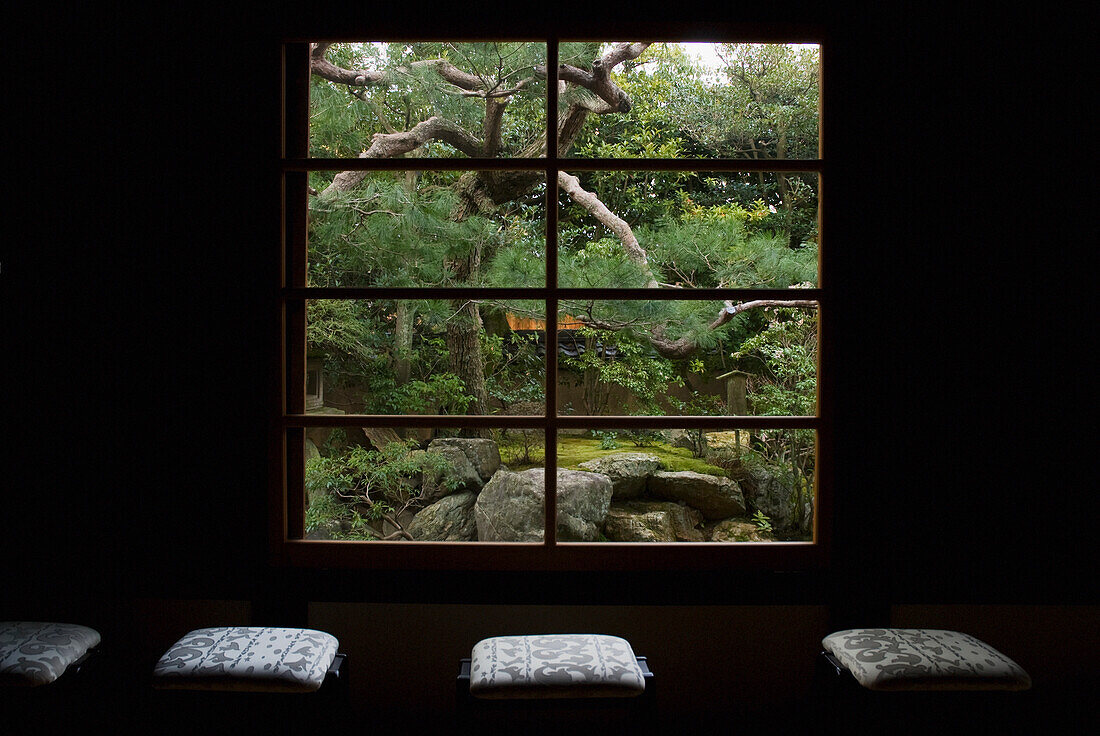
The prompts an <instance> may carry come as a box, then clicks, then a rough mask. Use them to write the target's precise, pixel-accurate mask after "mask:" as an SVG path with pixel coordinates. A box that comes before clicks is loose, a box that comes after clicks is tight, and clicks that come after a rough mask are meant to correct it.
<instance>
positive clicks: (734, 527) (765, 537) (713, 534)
mask: <svg viewBox="0 0 1100 736" xmlns="http://www.w3.org/2000/svg"><path fill="white" fill-rule="evenodd" d="M710 541H712V542H774V541H775V538H774V537H772V535H771V534H769V533H767V532H762V531H760V529H758V528H757V526H756V524H753V523H752V522H751V521H745V520H743V519H725V520H724V521H720V522H718V523H717V524H715V525H714V528H713V529H711V530H710Z"/></svg>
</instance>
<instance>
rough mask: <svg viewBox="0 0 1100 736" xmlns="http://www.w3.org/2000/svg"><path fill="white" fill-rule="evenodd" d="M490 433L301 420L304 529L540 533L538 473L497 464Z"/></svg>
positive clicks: (318, 532)
mask: <svg viewBox="0 0 1100 736" xmlns="http://www.w3.org/2000/svg"><path fill="white" fill-rule="evenodd" d="M513 431H515V430H513ZM538 433H539V444H542V430H538ZM479 434H481V435H484V436H478V435H479ZM460 435H462V436H460ZM498 437H499V430H482V431H481V432H478V431H476V430H466V431H462V430H458V429H431V428H427V429H413V428H401V429H393V428H383V427H373V428H372V427H366V428H331V427H319V428H318V427H315V428H310V429H308V430H307V431H306V440H305V456H306V462H305V490H306V497H307V500H308V508H307V511H306V538H307V539H341V540H354V541H376V540H387V541H420V542H476V541H479V540H480V541H495V542H537V541H541V539H542V533H543V526H544V524H543V519H545V518H546V517H545V512H544V511H543V507H544V505H545V504H544V496H545V490H544V488H543V486H542V485H541V476H538V474H537V473H526V474H515V475H516V477H515V478H513V477H512V475H513V474H510V473H504V474H502V473H503V466H502V465H501V455H500V452H499V449H498V441H497V438H498Z"/></svg>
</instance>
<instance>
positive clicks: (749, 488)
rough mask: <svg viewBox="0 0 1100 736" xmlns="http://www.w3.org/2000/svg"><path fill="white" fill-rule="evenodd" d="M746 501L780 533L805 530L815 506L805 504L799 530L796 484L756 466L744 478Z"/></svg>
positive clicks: (742, 482) (742, 485) (743, 485)
mask: <svg viewBox="0 0 1100 736" xmlns="http://www.w3.org/2000/svg"><path fill="white" fill-rule="evenodd" d="M741 487H742V488H743V489H744V493H745V500H746V501H747V502H748V506H749V508H750V509H752V510H753V511H759V512H760V513H762V514H764V515H765V516H767V517H768V519H769V521H770V522H771V525H772V528H773V529H774V530H775V531H777V532H780V533H781V534H791V533H800V532H805V531H806V530H807V529H809V521H810V518H811V515H812V513H813V510H812V509H813V507H812V506H811V505H810V504H808V503H807V504H806V505H805V508H803V510H802V517H803V525H804V527H805V528H802V529H799V528H798V527H799V521H798V519H797V517H796V514H795V512H796V510H797V503H798V501H797V498H796V495H795V487H794V483H793V482H792V481H791V480H788V479H786V478H784V477H783V476H781V475H780V474H778V473H775V472H773V471H771V470H768V469H767V468H756V469H754V470H753V471H752V472H751V473H750V474H749V475H748V477H746V478H745V479H744V480H742V481H741Z"/></svg>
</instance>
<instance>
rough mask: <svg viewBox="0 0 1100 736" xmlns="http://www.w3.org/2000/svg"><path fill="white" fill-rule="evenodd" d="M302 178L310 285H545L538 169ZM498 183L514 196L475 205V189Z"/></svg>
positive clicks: (543, 207)
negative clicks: (306, 191) (492, 205)
mask: <svg viewBox="0 0 1100 736" xmlns="http://www.w3.org/2000/svg"><path fill="white" fill-rule="evenodd" d="M334 182H336V183H335V184H334ZM309 186H310V189H311V192H310V193H309V194H307V197H308V206H309V234H308V238H309V253H308V263H309V267H308V271H307V278H308V285H309V286H317V287H339V286H359V287H466V286H506V287H525V286H527V287H541V286H545V284H546V265H545V264H546V260H545V254H546V224H545V217H546V214H545V213H546V205H545V201H546V200H545V192H546V177H545V174H544V173H543V172H538V171H536V172H517V171H470V172H446V171H437V172H425V171H420V172H416V171H398V172H388V171H387V172H366V171H361V172H344V173H336V172H332V171H315V172H312V173H311V174H310V177H309ZM503 188H508V190H509V191H510V192H514V193H516V196H515V198H514V199H511V200H508V201H503V202H501V204H499V205H498V206H496V207H495V208H493V209H492V211H491V212H489V211H485V210H482V211H480V212H479V210H478V209H477V205H476V203H475V201H474V198H475V194H474V193H480V195H484V194H485V192H487V191H490V190H492V191H500V190H502V189H503Z"/></svg>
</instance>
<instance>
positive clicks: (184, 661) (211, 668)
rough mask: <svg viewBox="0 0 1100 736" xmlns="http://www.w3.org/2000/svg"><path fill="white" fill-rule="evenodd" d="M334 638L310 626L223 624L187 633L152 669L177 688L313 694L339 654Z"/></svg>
mask: <svg viewBox="0 0 1100 736" xmlns="http://www.w3.org/2000/svg"><path fill="white" fill-rule="evenodd" d="M339 645H340V643H339V642H338V641H337V640H336V637H334V636H332V635H331V634H326V633H324V632H323V631H313V630H312V629H273V628H247V627H219V628H212V629H196V630H194V631H191V632H188V633H187V634H186V635H184V637H183V638H182V639H180V640H179V641H177V642H176V643H175V644H173V645H172V646H171V647H170V648H169V649H168V651H167V652H165V653H164V655H163V656H161V658H160V660H159V661H158V662H157V664H156V667H154V668H153V685H154V687H157V688H160V689H176V690H249V691H257V692H311V691H314V690H317V689H319V688H320V687H321V683H322V682H324V679H325V672H327V671H328V668H329V665H331V664H332V660H333V659H334V658H335V657H336V649H337V647H339Z"/></svg>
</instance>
